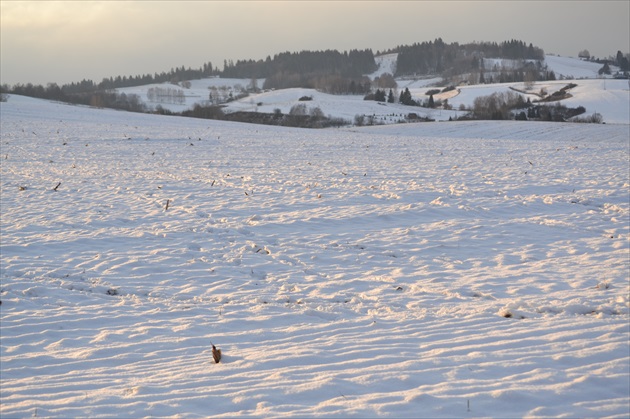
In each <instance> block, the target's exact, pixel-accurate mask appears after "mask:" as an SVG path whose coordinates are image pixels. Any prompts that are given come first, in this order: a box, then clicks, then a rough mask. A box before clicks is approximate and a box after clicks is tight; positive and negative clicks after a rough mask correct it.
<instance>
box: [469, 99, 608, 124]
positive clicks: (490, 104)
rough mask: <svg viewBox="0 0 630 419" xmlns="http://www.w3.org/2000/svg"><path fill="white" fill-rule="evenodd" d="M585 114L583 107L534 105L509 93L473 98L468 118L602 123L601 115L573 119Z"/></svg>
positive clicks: (556, 104) (559, 104) (557, 103)
mask: <svg viewBox="0 0 630 419" xmlns="http://www.w3.org/2000/svg"><path fill="white" fill-rule="evenodd" d="M540 103H542V102H540ZM585 112H586V109H585V108H584V107H583V106H578V107H576V108H570V107H567V106H565V105H563V104H561V103H560V102H556V103H555V104H553V105H545V104H534V103H532V102H531V101H530V100H529V99H528V100H525V99H523V96H522V95H520V94H518V93H516V92H511V91H510V92H503V93H493V94H491V95H488V96H480V97H478V98H475V100H474V101H473V107H472V109H471V112H470V117H471V118H473V119H490V120H507V119H515V120H522V121H527V120H538V121H555V122H564V121H568V120H572V121H576V122H596V123H601V122H602V119H601V115H599V116H593V117H588V118H582V119H577V118H575V117H577V116H578V115H582V114H583V113H585Z"/></svg>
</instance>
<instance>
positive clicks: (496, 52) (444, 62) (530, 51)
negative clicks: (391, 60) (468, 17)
mask: <svg viewBox="0 0 630 419" xmlns="http://www.w3.org/2000/svg"><path fill="white" fill-rule="evenodd" d="M391 52H398V60H397V63H396V76H405V75H414V74H416V75H417V74H443V73H446V74H445V75H447V76H448V75H449V74H450V73H452V72H453V71H455V72H458V73H461V72H466V71H471V70H478V69H479V68H481V60H482V59H483V58H484V57H485V58H506V59H512V60H543V59H544V58H545V54H544V51H543V50H542V49H541V48H537V47H535V46H533V45H532V44H531V43H530V44H529V45H527V44H526V43H525V42H523V41H518V40H514V39H513V40H510V41H504V42H501V43H496V42H481V43H469V44H463V45H460V44H459V43H457V42H454V43H451V44H447V43H445V42H444V41H442V38H437V39H435V41H432V42H431V41H429V42H422V43H414V44H412V45H405V46H399V47H397V48H394V49H393V50H391Z"/></svg>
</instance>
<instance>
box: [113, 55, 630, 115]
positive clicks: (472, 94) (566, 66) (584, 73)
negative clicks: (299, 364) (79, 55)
mask: <svg viewBox="0 0 630 419" xmlns="http://www.w3.org/2000/svg"><path fill="white" fill-rule="evenodd" d="M376 61H377V63H378V64H379V69H378V70H377V71H376V72H374V73H373V74H371V75H370V77H371V78H375V77H378V76H380V75H381V74H383V73H391V74H393V72H395V65H396V54H388V55H383V56H379V57H377V59H376ZM546 64H547V65H548V67H549V69H550V70H553V71H554V72H555V73H556V75H557V77H558V78H560V76H562V77H563V78H571V79H576V80H571V82H573V83H576V84H577V85H578V87H577V88H575V89H574V90H572V95H573V97H572V98H570V99H568V100H565V101H563V104H566V105H567V106H573V107H577V106H583V107H584V108H586V115H592V114H593V113H595V112H597V113H599V114H601V115H602V116H603V120H604V122H606V123H614V124H617V123H618V124H630V90H629V84H628V80H615V79H612V78H610V77H609V78H600V77H599V76H598V75H597V71H598V70H599V68H600V67H601V66H599V65H598V64H595V63H591V62H584V61H582V60H579V59H575V58H567V57H557V56H553V55H547V56H546ZM440 80H441V79H439V78H427V79H417V80H414V79H400V80H397V83H398V89H399V90H402V89H404V88H408V89H409V91H410V92H411V94H412V96H413V97H414V98H416V99H418V100H426V99H428V96H426V95H425V93H426V92H427V90H429V89H430V88H431V87H432V86H435V85H436V84H438V83H439V82H440ZM251 82H252V81H251V80H248V79H221V78H211V79H203V80H193V81H191V82H190V84H191V86H190V88H183V87H178V86H172V85H168V84H166V85H149V86H140V87H133V88H126V89H119V91H120V92H124V93H133V94H137V95H138V96H139V97H140V99H141V100H143V101H145V103H146V104H147V105H148V106H152V107H155V106H157V105H160V106H162V107H164V108H166V109H170V110H172V111H175V112H181V111H183V110H185V109H190V108H192V107H193V106H194V105H195V104H198V103H200V104H207V103H209V102H208V101H209V96H210V94H211V93H212V92H214V94H215V95H220V94H222V95H223V96H224V97H227V95H228V94H229V93H231V94H232V95H233V96H234V97H236V96H237V94H238V93H239V92H242V91H244V90H245V89H246V88H247V87H248V86H249V85H250V84H251ZM263 82H264V80H257V85H258V87H261V86H262V84H263ZM567 83H568V81H566V80H558V81H554V82H538V83H535V85H534V87H533V90H532V94H531V95H529V96H530V98H531V99H532V100H534V99H538V97H537V96H536V95H534V92H535V91H539V90H540V89H543V88H544V89H546V90H547V91H549V92H550V93H551V92H553V91H556V90H559V89H561V88H562V87H564V86H565V85H566V84H567ZM160 86H162V87H164V88H176V89H179V90H181V92H182V95H183V96H184V101H183V103H181V104H180V103H157V102H150V101H148V99H147V96H148V91H149V89H151V88H155V87H160ZM512 88H515V89H518V90H521V91H523V90H524V89H525V85H524V84H523V83H503V84H489V85H470V86H460V87H459V88H458V90H457V91H452V92H449V93H448V94H444V95H437V96H436V97H435V98H436V99H442V100H443V99H448V102H449V104H450V105H451V106H452V108H453V110H450V111H449V110H439V109H426V108H419V107H408V106H404V105H401V104H399V103H394V104H390V103H376V102H373V101H364V100H363V97H362V96H359V95H330V94H325V93H321V92H317V91H315V90H310V89H285V90H275V91H268V92H262V93H257V94H250V95H248V96H247V97H245V98H243V99H239V100H236V101H233V102H230V103H227V104H226V108H225V111H226V112H234V111H256V112H264V113H273V112H275V111H276V110H277V109H279V110H280V111H281V112H283V113H288V112H289V110H290V109H291V107H292V106H294V105H296V104H298V103H304V104H305V105H306V106H307V108H308V109H311V108H320V109H321V110H322V112H323V113H324V115H329V116H333V117H339V118H344V119H345V120H347V121H349V122H352V121H353V120H354V117H355V116H356V115H366V116H373V117H374V120H375V122H376V123H379V124H380V123H383V124H389V123H398V122H401V121H404V118H405V116H406V115H407V114H409V113H411V112H413V113H416V114H418V115H419V116H421V117H429V118H431V119H435V120H438V121H445V120H448V119H449V118H457V117H459V116H462V115H463V114H464V113H465V112H462V111H460V110H459V108H460V106H464V107H470V106H472V104H473V102H474V99H475V98H476V97H479V96H485V95H490V94H492V93H494V92H507V91H509V90H510V89H512ZM396 93H397V94H398V92H396ZM302 96H312V97H313V100H312V101H309V102H300V101H299V99H300V98H301V97H302ZM396 96H397V95H396Z"/></svg>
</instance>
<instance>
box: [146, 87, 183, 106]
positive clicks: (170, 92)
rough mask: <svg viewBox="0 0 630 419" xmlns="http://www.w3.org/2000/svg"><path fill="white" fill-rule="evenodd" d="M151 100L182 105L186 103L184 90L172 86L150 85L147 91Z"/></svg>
mask: <svg viewBox="0 0 630 419" xmlns="http://www.w3.org/2000/svg"><path fill="white" fill-rule="evenodd" d="M147 99H148V100H149V101H150V102H157V103H172V104H179V105H182V104H184V103H186V96H185V95H184V91H183V90H181V89H176V88H172V87H150V88H149V90H148V91H147Z"/></svg>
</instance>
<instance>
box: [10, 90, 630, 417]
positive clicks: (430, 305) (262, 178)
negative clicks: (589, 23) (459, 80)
mask: <svg viewBox="0 0 630 419" xmlns="http://www.w3.org/2000/svg"><path fill="white" fill-rule="evenodd" d="M589 82H600V83H601V82H602V81H601V80H589ZM607 83H608V81H607ZM584 86H585V87H584V89H585V93H588V92H592V89H594V87H593V86H590V87H589V85H588V84H585V85H584ZM471 89H473V88H472V87H471ZM602 91H603V90H602ZM606 91H609V90H606ZM303 93H305V92H303V91H292V92H274V93H273V94H272V93H271V92H270V93H268V96H261V97H260V99H261V101H263V102H265V101H266V102H272V101H273V100H278V102H277V103H276V104H275V105H273V106H285V105H282V103H284V102H283V101H288V100H289V99H290V97H292V96H293V95H300V94H303ZM306 93H309V92H306ZM467 93H468V91H467V89H462V93H461V96H463V97H466V96H465V95H466V94H467ZM578 93H579V92H578ZM274 94H275V95H278V96H273V95H274ZM281 94H286V95H287V97H286V98H282V97H280V95H281ZM313 94H314V95H315V96H316V99H315V98H314V100H318V101H319V102H318V103H320V104H321V105H322V106H331V109H333V108H334V107H335V106H337V107H339V109H340V111H341V110H342V109H345V106H350V104H346V105H343V100H342V99H343V98H336V97H331V98H329V97H326V96H322V97H319V96H318V95H317V93H316V92H313ZM588 94H590V93H588ZM576 96H585V95H582V94H579V95H578V94H576ZM274 98H276V99H274ZM604 99H605V100H607V99H606V97H604V96H597V95H595V96H593V97H592V100H593V104H594V105H593V106H596V107H597V108H605V107H606V106H605V104H603V103H601V102H598V103H597V104H596V105H595V103H596V101H597V100H604ZM346 100H350V99H349V98H348V99H346ZM327 101H330V104H329V103H328V102H327ZM339 102H341V103H342V104H339ZM242 105H243V106H244V103H243V104H242ZM375 106H378V105H375ZM335 109H336V108H335ZM0 137H1V151H2V153H1V155H2V164H1V166H0V170H1V176H0V187H1V191H2V193H1V194H0V207H1V213H2V217H0V227H1V231H2V241H1V242H0V258H1V263H0V281H1V282H0V283H1V286H0V300H1V305H0V327H1V335H2V339H1V340H0V357H1V360H2V362H1V363H0V368H1V375H2V386H0V399H1V401H2V403H1V405H0V413H1V416H2V417H3V418H5V417H6V418H18V417H20V418H22V417H64V418H66V417H91V418H98V417H107V418H112V417H120V418H141V417H169V418H176V417H186V418H200V417H218V418H219V417H226V418H227V417H229V418H233V417H291V418H294V417H357V418H367V417H426V418H452V417H496V418H502V417H506V416H509V417H610V418H621V417H627V416H628V414H629V411H628V406H629V403H630V396H629V394H630V385H629V382H628V376H629V374H630V359H629V358H628V353H629V351H630V343H629V339H628V337H629V334H630V331H629V329H628V324H629V322H630V300H629V295H630V283H629V281H628V272H629V269H630V266H629V262H628V252H629V251H630V204H629V202H630V192H629V191H630V178H629V174H628V161H629V158H630V155H629V150H630V143H629V141H630V139H629V138H630V125H628V124H625V125H624V124H605V125H601V124H571V123H546V122H520V121H501V122H496V121H471V122H461V121H460V122H453V123H430V124H390V125H385V126H377V127H362V128H358V127H353V128H341V129H330V130H304V129H288V128H279V127H270V126H258V125H252V124H239V123H230V122H225V121H213V120H201V119H192V118H181V117H172V116H160V115H149V114H136V113H127V112H120V111H114V110H108V109H92V108H88V107H80V106H71V105H66V104H58V103H51V102H47V101H43V100H36V99H31V98H25V97H20V96H13V97H11V98H10V99H9V101H8V102H6V103H0ZM213 344H214V345H216V346H217V347H218V348H219V349H221V350H222V354H223V355H222V359H221V362H220V363H218V364H215V363H214V361H213V357H212V345H213Z"/></svg>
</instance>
